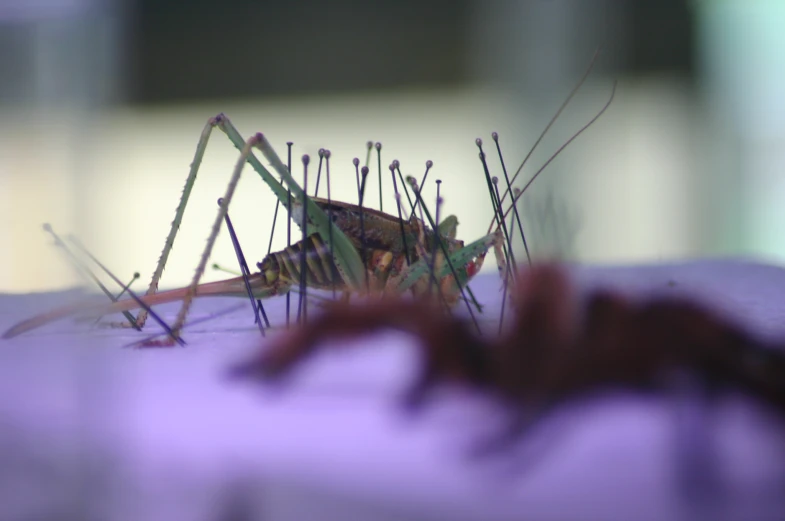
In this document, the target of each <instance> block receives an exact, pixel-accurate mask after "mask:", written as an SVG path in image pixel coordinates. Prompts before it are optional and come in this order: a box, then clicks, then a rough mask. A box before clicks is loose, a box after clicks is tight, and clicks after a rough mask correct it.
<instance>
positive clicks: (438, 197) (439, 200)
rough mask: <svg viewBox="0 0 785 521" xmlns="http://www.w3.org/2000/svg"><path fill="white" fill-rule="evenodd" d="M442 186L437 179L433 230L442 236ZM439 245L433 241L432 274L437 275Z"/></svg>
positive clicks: (439, 287)
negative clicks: (440, 227) (440, 224)
mask: <svg viewBox="0 0 785 521" xmlns="http://www.w3.org/2000/svg"><path fill="white" fill-rule="evenodd" d="M441 184H442V180H441V179H437V180H436V220H435V221H434V225H435V226H434V228H433V233H435V234H436V235H441V232H440V230H439V217H440V213H441V208H442V198H441V195H440V193H439V192H440V188H441ZM438 245H439V242H438V241H436V240H434V241H433V246H432V248H431V272H433V273H434V274H435V273H436V272H435V271H434V270H435V269H436V249H437V248H438ZM433 278H434V279H435V278H436V277H435V276H434V277H433ZM456 282H457V281H456ZM436 283H437V284H438V281H436ZM437 290H438V291H439V292H441V286H438V287H437ZM428 293H429V294H430V293H431V286H430V285H429V286H428Z"/></svg>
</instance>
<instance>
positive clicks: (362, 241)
mask: <svg viewBox="0 0 785 521" xmlns="http://www.w3.org/2000/svg"><path fill="white" fill-rule="evenodd" d="M354 161H355V163H354V166H355V167H356V166H357V164H358V163H359V162H360V161H359V159H357V158H356V157H355V158H354ZM366 179H368V167H367V166H364V167H363V169H362V185H361V186H360V253H361V254H362V260H363V267H364V268H365V291H369V290H370V280H369V277H370V275H369V274H368V258H367V253H366V246H365V218H364V216H365V212H364V211H363V199H364V198H365V180H366Z"/></svg>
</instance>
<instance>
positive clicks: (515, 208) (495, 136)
mask: <svg viewBox="0 0 785 521" xmlns="http://www.w3.org/2000/svg"><path fill="white" fill-rule="evenodd" d="M491 138H493V142H494V143H496V152H498V154H499V162H500V163H501V165H502V172H504V180H505V181H507V192H505V194H507V193H511V192H512V184H511V183H510V176H508V175H507V167H506V166H505V164H504V156H502V149H501V146H500V145H499V133H498V132H492V133H491ZM498 199H499V210H500V211H501V209H502V201H501V198H500V197H498ZM512 209H513V212H514V213H515V215H514V216H513V218H512V221H515V220H516V219H517V220H518V231H519V232H520V234H521V240H522V241H523V249H524V250H525V251H526V260H527V261H528V263H529V266H531V263H532V258H531V255H529V245H528V244H527V243H526V235H525V234H524V233H523V224H522V223H521V216H520V215H519V214H518V206H517V205H514V204H513V205H512ZM510 235H512V233H511V234H510ZM510 242H512V237H510Z"/></svg>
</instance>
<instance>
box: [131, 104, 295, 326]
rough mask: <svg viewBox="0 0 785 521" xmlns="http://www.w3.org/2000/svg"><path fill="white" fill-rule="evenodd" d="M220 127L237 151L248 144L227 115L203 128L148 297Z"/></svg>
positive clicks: (255, 163) (279, 192)
mask: <svg viewBox="0 0 785 521" xmlns="http://www.w3.org/2000/svg"><path fill="white" fill-rule="evenodd" d="M215 127H218V128H219V129H220V130H221V131H222V132H223V133H224V134H226V136H227V137H228V138H229V140H230V141H231V142H232V143H233V144H234V146H235V147H236V148H237V149H238V150H243V149H244V144H245V140H244V139H243V137H242V136H241V135H240V133H239V132H238V131H237V129H235V128H234V125H232V123H231V122H230V121H229V118H227V117H226V116H225V115H224V114H218V115H217V116H214V117H212V118H210V119H209V120H208V121H207V123H206V124H205V126H204V129H203V130H202V134H201V136H200V138H199V142H198V144H197V145H196V152H195V154H194V158H193V161H192V162H191V166H190V170H189V172H188V177H187V178H186V181H185V186H184V188H183V193H182V195H181V196H180V202H179V203H178V205H177V209H176V210H175V216H174V220H173V221H172V225H171V227H170V229H169V234H168V235H167V237H166V240H165V241H164V247H163V250H162V251H161V256H160V257H159V258H158V264H157V265H156V268H155V271H154V272H153V276H152V279H151V280H150V286H149V287H148V289H147V293H146V295H152V294H154V293H155V292H156V291H158V284H159V282H160V280H161V277H162V275H163V271H164V267H165V266H166V261H167V260H168V259H169V253H170V252H171V250H172V247H173V245H174V240H175V237H176V236H177V232H178V231H179V229H180V225H181V224H182V221H183V214H184V213H185V207H186V205H187V204H188V198H189V197H190V195H191V190H192V189H193V185H194V183H195V182H196V175H197V173H198V171H199V167H200V165H201V163H202V158H203V157H204V153H205V150H206V149H207V143H208V141H209V139H210V135H211V134H212V131H213V128H215ZM246 160H247V161H248V162H249V163H250V164H251V166H252V167H253V168H254V170H256V172H257V173H258V174H259V175H260V176H261V177H262V179H263V180H264V181H265V183H266V184H267V185H268V186H269V187H270V189H271V190H273V192H274V193H275V195H276V196H277V197H278V200H279V201H283V200H285V198H286V194H287V190H286V189H285V188H283V186H282V185H281V183H280V182H278V180H276V179H275V178H274V177H273V176H272V175H271V174H270V173H269V172H268V171H267V169H265V168H264V166H263V165H262V163H261V162H259V160H258V159H257V158H256V157H255V156H254V155H253V154H250V155H249V156H247V157H246ZM146 320H147V312H146V311H145V310H142V311H140V312H139V314H138V315H137V317H136V323H137V324H138V325H139V327H143V326H144V324H145V322H146Z"/></svg>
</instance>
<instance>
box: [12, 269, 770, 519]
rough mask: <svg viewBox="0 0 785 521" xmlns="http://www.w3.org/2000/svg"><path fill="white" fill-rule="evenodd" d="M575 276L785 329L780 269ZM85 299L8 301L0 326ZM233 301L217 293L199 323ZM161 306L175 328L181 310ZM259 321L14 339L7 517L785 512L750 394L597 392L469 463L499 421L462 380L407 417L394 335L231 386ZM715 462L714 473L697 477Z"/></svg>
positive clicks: (750, 515)
mask: <svg viewBox="0 0 785 521" xmlns="http://www.w3.org/2000/svg"><path fill="white" fill-rule="evenodd" d="M573 272H574V274H575V277H576V280H577V281H578V282H579V283H580V284H581V285H582V286H584V287H588V286H592V285H596V284H602V285H612V286H614V287H616V288H618V289H620V290H622V291H626V292H631V293H633V294H640V295H645V294H649V293H651V292H670V293H676V294H688V295H691V296H695V297H696V298H700V299H702V300H705V301H706V302H708V303H710V304H711V305H713V306H715V307H717V308H718V309H719V310H721V311H723V312H726V313H728V314H730V315H732V316H733V317H735V318H736V319H738V320H740V321H743V322H744V323H746V324H748V325H749V327H751V328H754V329H755V330H756V331H757V332H758V333H760V334H761V335H766V336H768V335H782V336H783V337H785V320H783V317H785V271H783V270H781V269H779V268H773V267H767V266H761V265H757V264H752V263H746V262H741V261H702V262H694V263H689V264H672V265H657V266H643V267H574V268H573ZM670 282H673V283H675V284H670ZM473 287H474V289H475V292H476V293H477V294H478V297H479V298H480V300H481V301H482V302H484V303H486V304H488V307H489V310H488V318H487V319H486V320H487V321H488V322H491V323H492V322H493V317H494V316H495V314H496V313H497V312H498V304H499V299H500V293H499V292H498V288H499V283H498V279H497V278H496V277H495V276H482V277H480V278H479V279H478V280H477V281H476V282H475V283H474V284H473ZM77 297H78V295H77V294H76V293H74V292H69V293H58V294H47V295H23V296H0V307H1V309H2V313H1V314H0V328H1V329H5V328H6V327H7V326H8V325H10V324H11V323H13V322H15V321H16V320H18V319H21V318H24V317H26V316H28V315H30V314H32V313H34V312H38V311H41V310H43V309H47V308H49V307H52V306H55V305H58V304H61V303H63V302H70V301H73V300H74V299H76V298H77ZM283 302H284V299H274V300H270V301H268V303H267V304H266V307H267V312H268V314H269V315H270V319H271V321H273V322H274V323H277V324H280V323H281V322H282V318H283V316H284V310H283V306H282V304H283ZM294 302H296V297H295V299H294ZM237 303H238V302H237V301H235V300H227V299H202V300H200V301H197V303H196V305H195V306H194V311H193V315H192V318H194V319H197V318H199V317H203V316H206V315H208V314H210V313H212V312H216V311H220V310H223V309H226V308H227V307H232V306H235V305H237ZM160 309H161V311H162V314H163V316H164V318H165V319H167V320H169V321H171V320H172V319H173V317H174V315H175V313H176V311H177V306H176V305H174V306H172V305H167V306H162V307H161V308H160ZM312 309H313V308H312ZM112 318H114V317H112ZM251 319H252V314H251V310H250V305H248V304H246V305H245V307H242V308H241V309H239V310H237V311H235V312H234V313H231V314H228V315H225V316H223V317H221V318H218V319H215V320H213V321H208V322H204V323H201V324H198V325H196V326H194V327H193V328H191V329H186V331H185V332H184V337H185V339H186V341H188V345H187V346H186V347H185V348H171V349H152V350H138V349H129V348H123V347H122V346H123V345H124V344H127V343H128V342H130V341H133V340H135V339H138V338H140V334H139V333H137V332H135V331H133V330H128V331H125V330H98V329H92V330H91V329H90V328H89V325H88V324H89V323H87V324H84V323H83V324H74V323H72V322H69V321H62V322H59V323H56V324H53V325H51V326H48V327H46V328H44V329H41V330H37V331H35V332H32V333H30V334H27V335H24V336H22V337H19V338H16V339H13V340H10V341H0V505H2V506H0V518H2V519H6V518H8V519H19V518H52V519H54V518H57V519H123V520H124V519H128V520H131V519H134V520H136V519H145V520H154V519H162V520H163V519H166V520H171V519H199V520H201V519H205V520H207V519H223V518H227V519H228V518H230V513H233V514H234V515H237V516H238V518H241V519H292V520H295V519H296V520H306V519H336V520H337V519H340V520H350V519H358V520H359V519H365V520H370V519H385V520H386V519H447V518H449V519H467V520H468V519H483V520H486V519H499V520H504V519H532V520H549V519H554V520H556V519H559V520H564V519H602V520H614V519H619V520H630V519H635V520H660V519H663V520H664V519H668V520H675V519H701V518H703V519H740V520H741V519H781V518H782V515H783V514H782V513H785V426H784V425H783V422H782V421H779V420H776V419H774V418H773V417H772V416H770V414H769V413H768V412H767V411H765V410H763V409H762V408H760V407H758V406H756V405H754V404H752V403H750V402H748V401H746V400H744V399H742V398H740V397H729V398H728V399H727V400H725V401H723V402H722V403H720V404H719V406H718V407H716V408H715V409H712V410H710V411H706V410H703V409H702V408H701V407H699V406H697V405H696V404H691V403H688V402H685V403H679V404H677V403H676V402H674V400H673V399H672V398H670V399H669V398H667V397H662V398H653V397H640V396H635V395H626V394H607V395H603V396H595V397H592V398H591V399H586V400H584V401H583V402H581V403H574V404H571V405H569V406H566V407H564V408H562V409H560V410H558V411H557V412H556V414H555V415H554V416H553V417H552V418H550V419H548V420H547V421H546V422H545V423H543V424H542V425H541V426H540V427H538V428H537V429H536V430H535V431H533V432H532V433H531V434H530V435H529V436H527V437H526V438H524V439H522V441H521V443H520V444H518V445H517V446H516V447H515V448H514V449H513V450H512V451H511V452H509V453H505V454H502V455H499V456H497V457H492V458H490V459H488V460H484V461H470V460H468V459H467V457H466V451H467V449H468V448H470V446H471V444H472V443H475V442H476V441H477V440H478V439H482V437H483V436H484V435H487V434H488V432H490V431H492V429H493V428H494V427H495V426H497V425H498V422H499V420H500V417H499V414H498V411H497V410H495V409H494V408H493V406H492V405H491V404H489V403H487V402H486V401H484V400H483V398H482V397H481V396H476V395H472V394H468V393H466V392H465V391H461V390H459V389H448V390H445V391H444V393H443V394H441V395H440V396H439V399H438V400H437V401H436V403H435V404H434V405H433V407H431V408H430V409H428V410H426V411H425V412H424V413H423V414H422V415H421V417H419V418H415V419H409V418H406V417H404V416H402V415H401V414H400V412H399V410H398V408H397V406H396V405H397V404H396V399H397V398H398V396H399V394H400V392H401V390H402V389H403V388H404V387H405V386H406V385H407V384H408V383H409V379H410V378H411V377H412V375H413V369H414V367H416V363H417V358H416V348H417V345H416V341H414V340H413V339H411V338H409V337H406V336H404V335H401V334H397V333H392V332H390V333H382V334H379V335H376V336H372V337H368V338H365V339H360V340H357V341H356V342H355V343H356V344H357V346H358V347H363V346H364V347H365V348H364V349H349V350H333V351H323V352H322V353H321V354H319V355H318V356H316V357H314V358H313V360H312V362H311V363H309V364H307V365H306V366H304V367H303V368H302V370H301V371H299V372H298V373H297V374H296V375H295V376H294V377H293V379H292V381H291V385H290V387H287V388H285V389H281V390H280V391H276V390H274V389H266V388H261V387H259V386H255V385H252V384H250V383H237V382H228V381H226V380H225V379H224V378H223V373H222V371H223V370H224V369H225V368H226V367H227V366H228V365H230V364H231V363H233V362H235V361H237V360H239V359H242V358H244V357H245V356H247V354H248V353H250V352H252V351H253V350H254V349H256V348H257V347H258V346H259V344H260V340H259V333H258V330H256V328H255V326H254V325H253V323H252V321H251ZM149 327H150V331H151V332H153V331H155V324H153V323H152V322H150V326H149ZM679 418H681V419H682V420H684V419H685V418H686V421H678V419H679ZM701 418H702V419H703V422H699V421H696V420H697V419H701ZM680 425H681V426H682V427H683V426H684V425H688V426H691V427H693V428H689V429H686V430H685V429H684V428H680V427H679V426H680ZM701 428H703V431H701ZM684 432H687V433H691V434H690V436H687V437H685V436H684V435H683V434H684ZM700 457H705V458H706V461H707V462H708V463H709V466H710V467H711V468H713V469H714V472H713V474H712V477H713V478H714V481H711V480H710V479H705V478H706V477H705V476H704V475H702V474H698V475H690V474H685V472H684V469H685V468H690V467H689V465H688V464H687V463H688V462H689V461H690V460H691V459H692V458H700ZM701 486H703V487H704V488H703V489H701V488H700V487H701ZM694 490H707V491H708V492H707V493H706V495H705V496H696V495H695V494H693V495H690V494H689V491H694ZM700 497H705V498H708V499H704V500H703V501H701V500H700V499H699V498H700ZM242 513H245V514H247V516H248V517H246V518H243V517H241V514H242Z"/></svg>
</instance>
